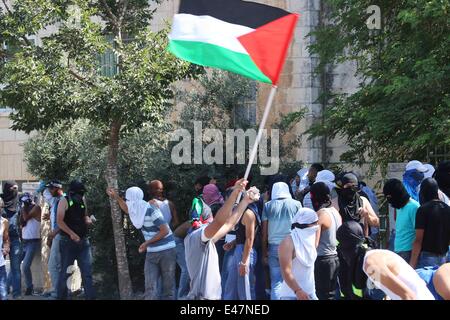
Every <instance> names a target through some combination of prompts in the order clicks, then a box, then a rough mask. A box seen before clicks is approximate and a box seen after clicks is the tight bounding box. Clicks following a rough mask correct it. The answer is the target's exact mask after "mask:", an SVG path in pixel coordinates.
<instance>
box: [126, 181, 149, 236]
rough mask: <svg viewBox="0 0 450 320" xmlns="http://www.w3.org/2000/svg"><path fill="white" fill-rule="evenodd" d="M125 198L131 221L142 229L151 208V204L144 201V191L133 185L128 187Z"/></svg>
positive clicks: (137, 227)
mask: <svg viewBox="0 0 450 320" xmlns="http://www.w3.org/2000/svg"><path fill="white" fill-rule="evenodd" d="M125 198H126V202H127V206H128V214H129V216H130V220H131V222H132V223H133V225H134V226H135V228H136V229H141V228H142V225H143V224H144V218H145V213H146V212H147V210H148V208H150V204H148V203H147V202H145V201H144V192H143V191H142V190H141V189H140V188H138V187H131V188H129V189H127V192H126V193H125Z"/></svg>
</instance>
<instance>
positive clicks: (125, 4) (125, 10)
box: [119, 0, 128, 25]
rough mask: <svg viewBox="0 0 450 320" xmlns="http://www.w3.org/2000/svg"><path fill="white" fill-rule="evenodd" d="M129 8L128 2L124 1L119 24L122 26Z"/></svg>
mask: <svg viewBox="0 0 450 320" xmlns="http://www.w3.org/2000/svg"><path fill="white" fill-rule="evenodd" d="M127 8H128V0H123V1H122V5H121V10H120V15H119V24H120V25H122V21H123V18H124V17H125V13H126V12H127Z"/></svg>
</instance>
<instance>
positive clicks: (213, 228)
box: [204, 179, 247, 239]
mask: <svg viewBox="0 0 450 320" xmlns="http://www.w3.org/2000/svg"><path fill="white" fill-rule="evenodd" d="M246 184H247V181H245V182H244V179H241V180H239V181H237V182H236V184H235V187H234V189H233V192H232V193H231V195H230V197H229V198H228V199H227V201H225V203H224V205H223V206H222V207H221V208H220V209H219V211H218V212H217V214H216V217H215V218H214V220H213V221H212V222H211V223H210V224H209V225H208V226H207V227H206V228H205V231H204V232H205V237H206V238H208V239H212V238H213V237H215V236H216V234H217V233H218V231H219V230H220V229H221V228H222V227H223V226H224V225H225V223H226V222H227V220H228V219H229V218H230V217H231V216H232V214H233V206H234V203H235V202H236V199H237V197H238V195H239V193H240V192H241V191H242V190H244V189H245V185H246ZM242 212H243V211H242ZM242 212H241V214H242ZM227 232H228V231H227ZM227 232H225V233H224V234H226V233H227ZM218 239H220V238H218Z"/></svg>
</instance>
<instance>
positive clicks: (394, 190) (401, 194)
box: [383, 179, 410, 209]
mask: <svg viewBox="0 0 450 320" xmlns="http://www.w3.org/2000/svg"><path fill="white" fill-rule="evenodd" d="M383 193H384V195H385V196H390V198H387V201H388V202H389V204H390V205H391V206H392V207H393V208H395V209H401V208H403V207H404V206H406V204H407V203H408V201H409V199H410V196H409V193H408V191H406V188H405V186H404V185H403V184H402V182H401V181H400V180H398V179H389V180H388V181H386V183H385V184H384V187H383Z"/></svg>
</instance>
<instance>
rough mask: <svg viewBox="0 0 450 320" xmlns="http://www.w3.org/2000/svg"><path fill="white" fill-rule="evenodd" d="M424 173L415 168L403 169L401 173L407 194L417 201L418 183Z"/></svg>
mask: <svg viewBox="0 0 450 320" xmlns="http://www.w3.org/2000/svg"><path fill="white" fill-rule="evenodd" d="M424 176H425V174H424V173H423V172H420V171H418V170H416V169H411V170H407V171H405V173H404V174H403V185H404V186H405V188H406V191H408V194H409V195H410V196H411V198H413V199H414V200H416V201H419V185H420V183H421V182H422V180H423V178H424Z"/></svg>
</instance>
